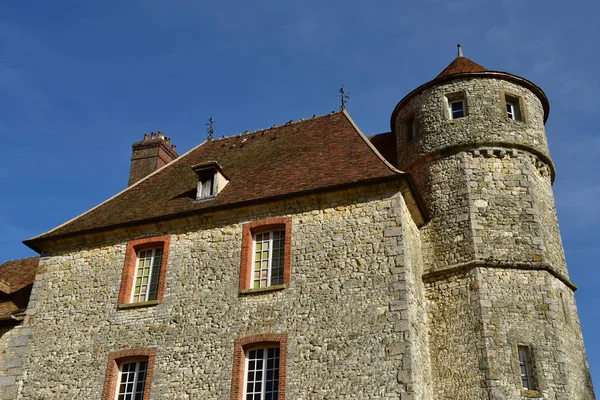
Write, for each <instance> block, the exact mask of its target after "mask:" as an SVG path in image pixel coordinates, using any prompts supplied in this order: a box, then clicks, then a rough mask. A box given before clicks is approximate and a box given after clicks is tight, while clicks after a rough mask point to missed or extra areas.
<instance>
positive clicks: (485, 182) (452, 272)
mask: <svg viewBox="0 0 600 400" xmlns="http://www.w3.org/2000/svg"><path fill="white" fill-rule="evenodd" d="M548 112H549V105H548V100H547V98H546V95H545V94H544V92H543V91H542V90H541V89H540V88H539V87H538V86H536V85H535V84H534V83H532V82H530V81H528V80H527V79H524V78H521V77H518V76H516V75H513V74H510V73H506V72H500V71H491V70H487V69H486V68H484V67H482V66H481V65H479V64H477V63H475V62H473V61H471V60H469V59H468V58H466V57H464V56H463V55H462V51H461V49H460V46H459V55H458V57H457V58H456V59H455V60H454V61H452V63H451V64H450V65H448V67H446V68H445V69H444V70H443V71H442V72H441V73H440V74H439V75H438V76H437V77H436V78H435V79H433V80H431V81H429V82H427V83H425V84H423V85H421V86H420V87H418V88H417V89H415V90H413V91H412V92H411V93H409V94H408V95H407V96H406V97H404V98H403V99H402V100H401V101H400V102H399V103H398V105H397V106H396V108H395V109H394V112H393V113H392V117H391V129H392V131H393V132H394V133H395V135H396V143H397V153H398V166H399V168H400V169H401V170H404V171H407V172H410V173H411V174H412V176H413V178H414V180H415V182H416V183H417V186H418V187H419V189H420V192H421V195H422V197H423V200H424V203H425V205H426V207H427V208H428V211H429V214H430V216H431V221H430V222H429V223H428V224H427V225H426V226H424V227H423V228H422V231H421V235H422V242H423V262H424V268H425V273H424V277H423V279H424V281H425V283H426V287H427V296H428V314H429V323H430V338H429V339H430V356H431V363H432V372H433V376H434V385H435V386H436V390H435V395H434V398H436V399H457V398H460V399H484V398H485V399H487V398H490V399H520V398H522V397H521V396H526V397H536V396H540V397H546V398H557V399H563V398H564V399H567V398H568V399H593V398H594V396H593V392H592V388H591V380H590V377H589V371H588V367H587V361H586V356H585V350H584V347H583V339H582V336H581V330H580V327H579V320H578V316H577V310H576V307H575V300H574V296H573V292H574V290H575V286H574V285H573V283H572V282H571V281H570V280H569V277H568V273H567V267H566V263H565V257H564V252H563V248H562V243H561V238H560V232H559V229H558V221H557V218H556V210H555V205H554V197H553V193H552V181H553V179H554V176H555V169H554V165H553V164H552V160H551V159H550V154H549V151H548V145H547V141H546V133H545V130H544V124H545V122H546V119H547V118H548Z"/></svg>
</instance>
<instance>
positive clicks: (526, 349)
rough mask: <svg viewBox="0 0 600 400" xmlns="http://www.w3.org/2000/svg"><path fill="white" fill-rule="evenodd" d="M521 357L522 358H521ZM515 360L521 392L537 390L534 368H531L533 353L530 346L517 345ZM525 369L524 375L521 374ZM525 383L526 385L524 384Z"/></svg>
mask: <svg viewBox="0 0 600 400" xmlns="http://www.w3.org/2000/svg"><path fill="white" fill-rule="evenodd" d="M521 355H523V356H524V357H521ZM517 358H518V361H519V378H520V383H521V389H523V390H534V391H535V390H538V388H537V382H536V380H535V373H534V366H533V352H532V350H531V346H527V345H517ZM523 369H525V373H523ZM525 382H527V385H525V384H524V383H525Z"/></svg>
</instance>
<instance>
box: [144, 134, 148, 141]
mask: <svg viewBox="0 0 600 400" xmlns="http://www.w3.org/2000/svg"><path fill="white" fill-rule="evenodd" d="M147 141H148V134H147V133H144V142H147Z"/></svg>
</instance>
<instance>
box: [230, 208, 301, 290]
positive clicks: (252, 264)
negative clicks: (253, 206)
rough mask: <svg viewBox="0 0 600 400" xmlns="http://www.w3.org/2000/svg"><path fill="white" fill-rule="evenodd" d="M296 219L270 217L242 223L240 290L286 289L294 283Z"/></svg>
mask: <svg viewBox="0 0 600 400" xmlns="http://www.w3.org/2000/svg"><path fill="white" fill-rule="evenodd" d="M291 240H292V219H291V218H289V217H284V218H267V219H264V220H261V221H255V222H249V223H247V224H244V226H243V227H242V254H241V263H240V282H239V289H240V293H246V292H252V291H263V290H277V289H284V288H285V287H287V285H289V283H290V268H291V256H292V254H291V252H292V243H291Z"/></svg>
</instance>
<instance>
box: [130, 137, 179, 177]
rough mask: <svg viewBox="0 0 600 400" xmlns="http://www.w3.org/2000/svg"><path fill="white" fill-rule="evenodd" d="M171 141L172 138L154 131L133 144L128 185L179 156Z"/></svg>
mask: <svg viewBox="0 0 600 400" xmlns="http://www.w3.org/2000/svg"><path fill="white" fill-rule="evenodd" d="M170 141H171V138H169V137H167V136H164V135H163V133H162V132H161V131H158V135H157V134H156V133H154V132H152V133H151V134H150V135H148V134H144V139H143V140H141V141H139V142H136V143H134V144H133V145H132V146H131V149H132V150H133V155H132V156H131V168H130V169H129V183H128V184H127V185H128V186H131V185H133V184H134V183H136V182H137V181H139V180H140V179H143V178H145V177H146V176H148V175H150V174H151V173H153V172H154V171H156V170H157V169H159V168H161V167H162V166H164V165H167V164H168V163H170V162H171V161H173V160H174V159H176V158H177V157H179V156H178V155H177V151H176V149H175V145H172V144H171V143H170Z"/></svg>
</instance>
